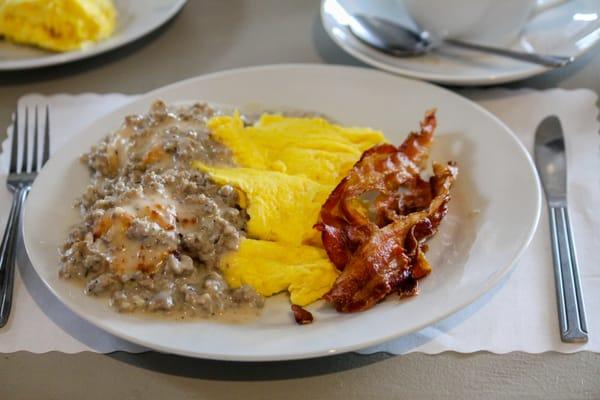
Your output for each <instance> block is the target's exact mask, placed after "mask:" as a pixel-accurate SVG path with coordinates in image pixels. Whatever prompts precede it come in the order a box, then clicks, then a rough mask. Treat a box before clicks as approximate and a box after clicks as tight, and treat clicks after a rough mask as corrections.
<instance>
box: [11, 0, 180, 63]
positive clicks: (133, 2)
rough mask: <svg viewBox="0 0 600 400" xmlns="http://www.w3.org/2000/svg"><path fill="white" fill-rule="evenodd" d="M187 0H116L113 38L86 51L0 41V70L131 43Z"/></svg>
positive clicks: (77, 57) (59, 60)
mask: <svg viewBox="0 0 600 400" xmlns="http://www.w3.org/2000/svg"><path fill="white" fill-rule="evenodd" d="M185 2H186V0H145V1H139V0H115V2H114V3H115V6H116V8H117V10H118V13H119V14H118V18H117V26H116V27H115V32H114V33H113V35H112V36H111V37H109V38H107V39H106V40H103V41H101V42H98V43H95V44H93V45H91V46H89V47H87V48H85V49H82V50H75V51H70V52H66V53H54V52H49V51H45V50H42V49H38V48H35V47H31V46H24V45H17V44H13V43H9V42H8V41H6V40H2V39H0V71H8V70H21V69H29V68H37V67H45V66H49V65H57V64H64V63H67V62H70V61H75V60H81V59H82V58H87V57H91V56H94V55H96V54H100V53H104V52H106V51H109V50H112V49H115V48H117V47H120V46H123V45H125V44H127V43H130V42H133V41H134V40H136V39H139V38H140V37H142V36H144V35H146V34H148V33H150V32H152V31H153V30H155V29H156V28H158V27H160V26H161V25H162V24H164V23H165V22H167V21H168V20H169V19H171V18H172V17H173V16H174V15H175V14H176V13H177V11H179V10H180V9H181V7H183V5H184V4H185Z"/></svg>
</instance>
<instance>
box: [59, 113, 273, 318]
mask: <svg viewBox="0 0 600 400" xmlns="http://www.w3.org/2000/svg"><path fill="white" fill-rule="evenodd" d="M214 114H215V110H213V109H212V108H210V107H209V106H207V105H205V104H200V103H197V104H194V105H192V106H188V107H181V108H170V107H167V106H166V105H165V104H164V103H163V102H161V101H157V102H155V103H154V104H153V105H152V107H151V109H150V111H149V113H148V114H146V115H135V116H129V117H127V118H126V120H125V122H124V124H123V125H122V126H121V128H120V129H119V130H118V131H116V132H115V133H113V134H112V135H110V136H108V137H107V138H106V139H105V140H104V141H102V142H101V143H100V144H99V145H97V146H95V147H94V148H92V150H91V151H90V152H89V153H88V154H85V155H84V156H83V157H82V161H83V162H84V163H85V164H86V165H87V166H88V167H89V168H90V170H91V172H92V178H91V183H90V185H89V186H88V187H87V189H86V191H85V192H84V193H83V195H82V196H81V197H80V199H79V201H78V204H77V205H78V206H79V209H80V214H81V217H82V221H81V222H80V223H79V224H77V225H76V226H75V227H74V228H73V229H72V230H71V232H70V234H69V237H68V239H67V241H66V243H65V244H64V246H63V248H62V251H61V256H62V257H61V259H62V267H61V270H60V275H61V277H63V278H67V279H76V280H80V281H83V282H84V283H85V291H86V293H87V294H89V295H104V296H109V297H110V302H111V304H112V305H113V306H114V307H115V308H116V309H117V310H119V311H152V312H163V313H171V314H177V315H178V316H182V317H187V316H211V315H220V314H223V313H224V312H226V311H227V310H228V309H232V308H235V309H239V308H240V307H247V308H251V309H258V308H261V307H262V306H263V303H264V300H263V298H262V296H260V295H258V294H257V293H256V292H255V291H254V289H252V288H251V287H249V286H242V287H240V288H237V289H230V288H229V287H228V285H227V283H226V282H225V280H224V279H223V277H222V275H221V273H220V271H219V268H218V260H219V258H220V256H221V255H222V254H223V253H224V252H227V251H231V250H235V249H237V247H238V245H239V240H240V237H241V236H242V235H243V229H244V228H245V225H246V221H247V216H246V213H245V211H243V210H241V209H240V208H239V207H238V206H237V203H238V198H237V193H236V192H235V190H234V189H233V188H232V187H231V186H228V185H216V184H215V183H213V182H212V181H211V180H210V179H209V178H208V177H207V175H206V174H204V173H202V172H199V171H197V170H194V169H192V168H190V163H191V161H192V160H202V161H203V162H206V163H209V164H218V165H231V163H232V161H231V155H230V152H229V151H228V149H227V148H226V147H224V146H222V145H220V144H219V143H217V142H215V141H213V140H212V139H211V138H210V137H209V135H208V131H207V129H206V121H207V119H208V118H210V117H211V116H213V115H214Z"/></svg>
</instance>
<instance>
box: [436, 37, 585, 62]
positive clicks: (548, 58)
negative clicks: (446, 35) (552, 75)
mask: <svg viewBox="0 0 600 400" xmlns="http://www.w3.org/2000/svg"><path fill="white" fill-rule="evenodd" d="M444 43H447V44H449V45H452V46H456V47H461V48H463V49H468V50H475V51H481V52H484V53H491V54H496V55H499V56H504V57H509V58H514V59H517V60H522V61H527V62H531V63H535V64H539V65H543V66H545V67H552V68H556V67H564V66H565V65H568V64H570V63H572V62H573V60H574V57H564V56H553V55H546V54H536V53H524V52H521V51H514V50H508V49H501V48H498V47H490V46H483V45H480V44H475V43H466V42H463V41H460V40H456V39H444Z"/></svg>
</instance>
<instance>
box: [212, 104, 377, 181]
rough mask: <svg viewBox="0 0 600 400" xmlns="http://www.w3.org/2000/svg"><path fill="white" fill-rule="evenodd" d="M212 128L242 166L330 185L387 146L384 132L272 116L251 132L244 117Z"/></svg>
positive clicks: (218, 121) (224, 119) (215, 122)
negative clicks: (363, 158)
mask: <svg viewBox="0 0 600 400" xmlns="http://www.w3.org/2000/svg"><path fill="white" fill-rule="evenodd" d="M208 127H209V129H210V131H211V133H212V135H213V138H215V139H216V140H218V141H220V142H221V143H223V144H224V145H226V146H227V147H229V148H230V149H231V150H232V151H233V156H234V159H235V161H236V162H237V163H238V164H239V165H242V166H244V167H248V168H254V169H259V170H269V171H278V172H283V173H285V174H289V175H299V176H305V177H307V178H309V179H312V180H314V181H316V182H319V183H323V184H328V185H336V184H337V183H338V182H339V181H340V180H341V179H342V177H344V176H345V175H346V173H347V172H348V171H349V170H350V169H351V168H352V166H353V165H354V163H355V162H356V161H358V159H359V158H360V156H361V155H362V153H363V152H364V151H365V150H367V149H368V148H369V147H372V146H374V145H375V144H378V143H381V142H383V141H384V136H383V134H382V133H381V132H378V131H374V130H372V129H368V128H351V127H343V126H339V125H335V124H332V123H330V122H328V121H326V120H324V119H322V118H288V117H283V116H281V115H272V114H264V115H263V116H262V117H261V118H260V120H259V121H258V122H257V123H256V124H254V125H253V126H248V127H244V122H243V121H242V119H241V118H240V116H239V114H235V115H233V116H220V117H215V118H212V119H211V120H210V121H209V123H208Z"/></svg>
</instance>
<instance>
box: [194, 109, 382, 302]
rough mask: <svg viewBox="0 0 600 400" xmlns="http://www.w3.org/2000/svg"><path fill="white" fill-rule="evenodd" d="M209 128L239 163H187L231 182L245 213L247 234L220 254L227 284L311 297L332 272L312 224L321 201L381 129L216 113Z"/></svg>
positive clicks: (327, 283) (266, 293)
mask: <svg viewBox="0 0 600 400" xmlns="http://www.w3.org/2000/svg"><path fill="white" fill-rule="evenodd" d="M208 127H209V129H210V131H211V135H212V137H213V138H214V139H216V140H217V141H220V142H222V143H223V144H225V145H226V146H227V147H229V148H230V149H231V151H232V152H233V156H234V159H235V161H236V163H237V164H238V165H239V166H240V167H235V168H231V167H228V168H222V167H214V166H208V165H205V164H202V163H200V162H195V163H194V166H195V167H196V168H197V169H199V170H201V171H203V172H206V173H208V174H209V175H210V176H211V178H212V179H213V180H214V181H215V182H217V183H219V184H229V185H231V186H233V187H234V188H236V190H237V191H238V193H239V194H240V199H241V200H240V203H241V204H240V206H242V207H243V208H245V209H246V211H247V212H248V215H249V217H250V219H249V221H248V225H247V234H248V238H247V239H242V241H241V243H240V248H239V250H238V251H236V252H232V253H230V254H227V255H226V256H225V257H223V259H222V261H221V268H222V269H223V272H224V275H225V279H226V280H227V283H228V284H229V285H230V286H231V287H234V288H236V287H239V286H241V285H243V284H248V285H250V286H252V287H254V288H255V289H256V290H257V291H258V292H259V293H260V294H262V295H264V296H271V295H273V294H275V293H279V292H282V291H286V290H287V291H288V292H289V293H290V299H291V301H292V303H294V304H298V305H301V306H304V305H307V304H310V303H312V302H314V301H316V300H318V299H319V298H321V297H322V296H323V295H324V294H325V293H327V291H329V289H330V288H331V286H332V285H333V283H334V282H335V279H336V277H337V275H338V271H337V269H336V268H335V266H334V265H333V264H332V263H331V262H330V261H329V258H328V257H327V254H326V252H325V250H323V249H322V246H321V242H320V235H319V234H318V232H317V231H316V230H315V229H314V228H313V226H314V224H315V223H316V222H317V220H318V216H319V211H320V209H321V205H322V204H323V202H325V200H326V199H327V197H328V196H329V193H331V191H332V190H333V189H334V187H335V186H336V185H337V184H338V182H339V181H340V180H341V179H342V177H343V176H345V175H346V174H347V172H348V171H349V170H350V169H351V168H352V166H353V165H354V163H355V162H356V161H358V159H359V158H360V156H361V155H362V153H363V152H364V151H365V150H366V149H368V148H370V147H372V146H374V145H375V144H378V143H381V142H383V141H384V140H385V138H384V136H383V134H381V133H380V132H378V131H374V130H372V129H367V128H348V127H342V126H339V125H335V124H331V123H329V122H328V121H326V120H324V119H321V118H289V117H283V116H280V115H269V114H266V115H263V116H262V117H261V118H260V120H259V121H258V122H257V123H256V124H254V125H253V126H244V123H243V121H242V119H241V118H240V116H239V115H237V114H236V115H233V116H218V117H214V118H212V119H211V120H210V121H209V122H208Z"/></svg>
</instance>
